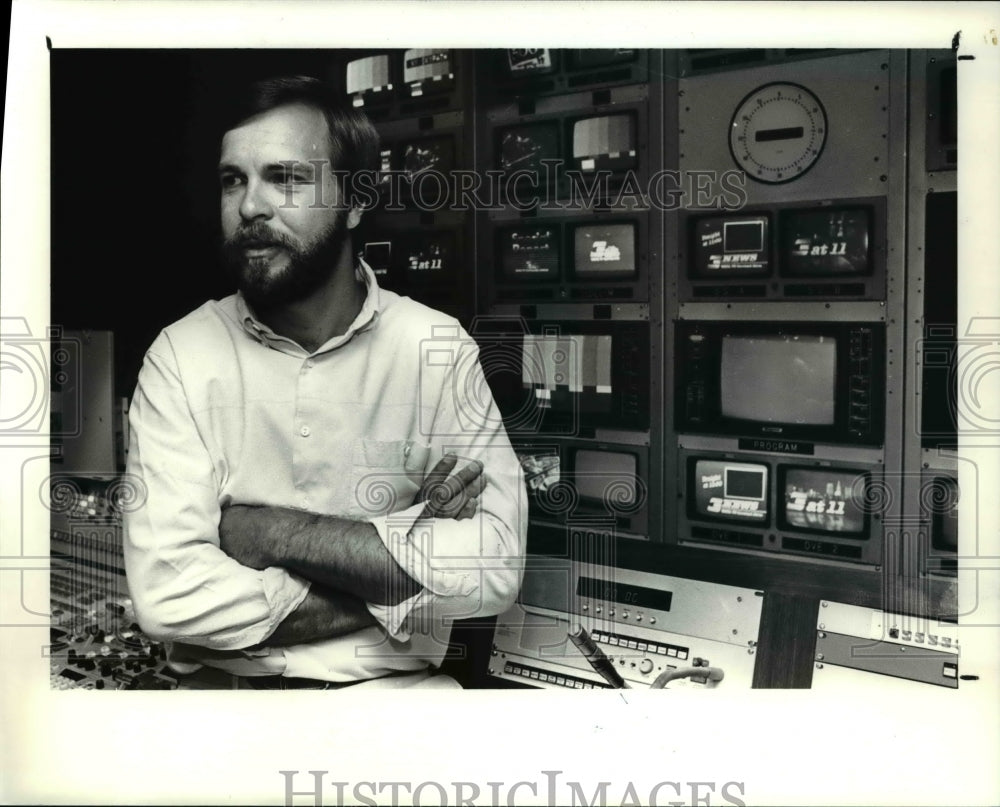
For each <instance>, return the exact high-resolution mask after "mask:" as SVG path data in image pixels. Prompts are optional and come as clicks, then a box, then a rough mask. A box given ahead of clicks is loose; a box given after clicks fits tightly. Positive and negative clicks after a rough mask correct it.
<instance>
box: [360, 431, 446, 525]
mask: <svg viewBox="0 0 1000 807" xmlns="http://www.w3.org/2000/svg"><path fill="white" fill-rule="evenodd" d="M429 456H430V447H429V446H427V445H424V444H423V443H418V442H416V441H414V440H368V439H365V438H361V439H358V440H355V441H354V445H353V447H352V461H353V465H354V474H353V478H354V479H355V480H356V482H355V485H354V491H353V494H352V496H351V514H352V515H357V516H360V517H362V518H365V519H371V518H375V517H377V516H384V515H388V514H389V513H395V512H398V511H400V510H405V509H406V508H407V507H409V506H410V505H411V504H413V500H414V498H415V497H416V495H417V491H418V490H420V485H421V483H422V482H423V479H424V474H425V471H426V465H427V459H428V457H429Z"/></svg>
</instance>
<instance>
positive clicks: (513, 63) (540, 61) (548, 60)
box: [507, 48, 556, 78]
mask: <svg viewBox="0 0 1000 807" xmlns="http://www.w3.org/2000/svg"><path fill="white" fill-rule="evenodd" d="M555 69H556V58H555V52H554V51H552V50H550V49H549V48H510V49H508V50H507V70H508V71H509V72H510V76H511V78H520V77H521V76H544V75H548V74H549V73H552V72H553V71H554V70H555Z"/></svg>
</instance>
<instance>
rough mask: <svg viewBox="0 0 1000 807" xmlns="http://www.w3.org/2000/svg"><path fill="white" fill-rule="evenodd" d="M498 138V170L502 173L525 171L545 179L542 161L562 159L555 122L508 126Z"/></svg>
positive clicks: (557, 127)
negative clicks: (560, 157)
mask: <svg viewBox="0 0 1000 807" xmlns="http://www.w3.org/2000/svg"><path fill="white" fill-rule="evenodd" d="M499 138H500V143H499V167H500V169H501V170H503V171H507V172H512V171H518V170H525V171H533V172H537V173H538V175H539V176H544V175H545V173H544V172H545V167H544V166H543V165H542V160H558V159H559V124H558V123H556V122H550V123H532V124H527V125H525V126H508V127H506V128H504V129H501V130H500V132H499Z"/></svg>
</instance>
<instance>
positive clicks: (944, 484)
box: [931, 476, 959, 552]
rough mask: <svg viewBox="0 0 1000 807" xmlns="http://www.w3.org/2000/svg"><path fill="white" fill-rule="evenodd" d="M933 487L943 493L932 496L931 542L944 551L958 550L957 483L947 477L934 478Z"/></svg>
mask: <svg viewBox="0 0 1000 807" xmlns="http://www.w3.org/2000/svg"><path fill="white" fill-rule="evenodd" d="M934 485H935V488H936V489H937V490H938V491H942V492H943V494H941V495H936V496H933V497H932V500H931V506H932V508H933V514H934V515H933V519H932V523H931V544H932V545H933V547H934V548H935V549H938V550H944V551H946V552H957V551H958V498H959V493H958V483H957V482H956V481H955V480H954V479H949V478H948V477H943V476H942V477H938V478H937V479H935V480H934Z"/></svg>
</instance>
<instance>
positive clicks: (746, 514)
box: [692, 460, 768, 524]
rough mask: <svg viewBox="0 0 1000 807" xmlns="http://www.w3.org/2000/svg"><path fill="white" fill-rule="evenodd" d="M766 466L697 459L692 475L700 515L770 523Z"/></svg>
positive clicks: (694, 499) (693, 493) (695, 500)
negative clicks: (768, 518) (768, 519)
mask: <svg viewBox="0 0 1000 807" xmlns="http://www.w3.org/2000/svg"><path fill="white" fill-rule="evenodd" d="M767 473H768V467H767V466H766V465H759V464H757V463H746V462H728V461H725V460H695V461H694V467H693V478H692V495H693V501H694V511H695V514H696V515H698V516H702V517H703V518H710V519H726V520H731V521H747V522H757V523H761V524H763V523H766V522H767V516H768V512H767V496H768V486H767Z"/></svg>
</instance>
